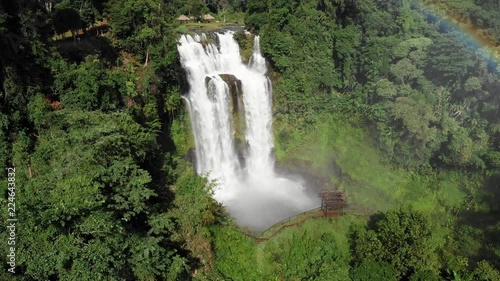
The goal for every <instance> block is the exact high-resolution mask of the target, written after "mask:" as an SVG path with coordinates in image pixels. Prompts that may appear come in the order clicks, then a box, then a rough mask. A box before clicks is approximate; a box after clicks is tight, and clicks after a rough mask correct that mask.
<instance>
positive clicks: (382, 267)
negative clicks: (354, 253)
mask: <svg viewBox="0 0 500 281" xmlns="http://www.w3.org/2000/svg"><path fill="white" fill-rule="evenodd" d="M350 276H351V279H352V281H396V280H398V279H397V272H396V271H395V270H394V269H393V268H392V266H391V265H390V264H388V263H386V262H374V261H370V260H367V261H364V262H362V263H361V264H360V265H358V266H357V267H356V268H354V269H353V270H351V273H350Z"/></svg>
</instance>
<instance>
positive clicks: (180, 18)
mask: <svg viewBox="0 0 500 281" xmlns="http://www.w3.org/2000/svg"><path fill="white" fill-rule="evenodd" d="M177 20H189V18H188V17H186V16H185V15H180V16H179V17H178V18H177Z"/></svg>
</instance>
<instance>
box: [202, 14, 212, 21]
mask: <svg viewBox="0 0 500 281" xmlns="http://www.w3.org/2000/svg"><path fill="white" fill-rule="evenodd" d="M203 19H204V20H214V19H215V18H214V17H212V15H210V14H206V15H204V16H203Z"/></svg>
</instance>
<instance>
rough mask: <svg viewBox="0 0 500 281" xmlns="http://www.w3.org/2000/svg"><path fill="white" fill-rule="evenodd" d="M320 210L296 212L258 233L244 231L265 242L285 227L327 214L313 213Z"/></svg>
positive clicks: (319, 208)
mask: <svg viewBox="0 0 500 281" xmlns="http://www.w3.org/2000/svg"><path fill="white" fill-rule="evenodd" d="M319 210H321V207H318V208H314V209H312V210H308V211H305V212H302V213H300V214H296V215H294V216H291V217H288V218H287V219H284V220H282V221H279V222H277V223H275V224H273V225H272V226H270V227H269V228H267V229H266V230H264V231H262V232H260V233H259V234H257V235H256V234H252V233H248V232H244V231H243V232H242V233H243V234H244V235H246V236H248V237H250V238H253V239H255V240H256V241H257V242H259V243H262V242H265V241H267V240H269V239H271V238H273V237H274V236H276V235H277V234H278V233H280V232H281V231H283V230H284V229H286V228H288V227H292V226H296V225H298V224H301V223H304V222H305V221H306V220H309V219H312V218H320V217H325V216H326V214H325V213H323V212H321V213H317V214H315V215H313V214H314V213H315V212H317V211H319ZM331 214H332V213H330V215H329V216H331ZM335 215H340V213H339V212H338V213H335ZM301 216H304V218H303V219H302V220H298V219H299V218H300V217H301ZM273 229H276V230H274V231H272V230H273ZM271 231H272V232H271ZM269 232H270V235H269V234H268V233H269Z"/></svg>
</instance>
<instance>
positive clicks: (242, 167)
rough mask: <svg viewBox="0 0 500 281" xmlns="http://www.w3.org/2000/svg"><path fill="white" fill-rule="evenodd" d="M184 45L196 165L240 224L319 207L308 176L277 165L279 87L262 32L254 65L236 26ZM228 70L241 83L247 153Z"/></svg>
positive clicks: (260, 223) (185, 39)
mask: <svg viewBox="0 0 500 281" xmlns="http://www.w3.org/2000/svg"><path fill="white" fill-rule="evenodd" d="M178 51H179V54H180V57H181V64H182V66H183V68H184V70H185V71H186V75H187V80H188V83H189V92H188V93H187V94H186V95H185V96H184V98H185V100H186V102H187V106H188V109H189V115H190V119H191V126H192V129H193V135H194V139H195V145H196V169H197V173H198V174H206V175H208V178H209V179H211V180H214V181H215V182H216V183H217V185H216V188H215V190H214V198H215V199H216V200H218V201H219V202H221V203H222V204H223V205H224V206H225V207H226V208H227V210H228V211H229V212H230V213H231V215H232V216H233V217H234V218H235V219H236V222H237V223H239V224H240V225H242V226H246V227H249V228H251V229H255V230H263V229H265V228H267V227H269V226H270V225H272V224H274V223H276V222H278V221H280V220H283V219H286V218H288V217H289V216H292V215H294V214H297V213H300V212H303V211H306V210H309V209H312V208H315V207H317V204H318V200H317V198H314V197H313V196H311V195H310V194H309V193H307V192H306V191H307V190H306V189H305V187H304V183H303V181H302V180H301V179H295V180H291V179H288V178H285V177H282V176H279V175H277V174H276V173H275V171H274V157H273V145H274V142H273V135H272V86H271V82H270V80H269V79H268V78H267V77H266V76H265V73H266V72H267V68H266V61H265V59H264V57H263V56H262V54H261V52H260V46H259V37H258V36H255V37H254V52H253V54H252V57H251V58H250V60H249V64H248V65H246V64H245V63H244V62H243V60H242V58H241V55H240V49H239V46H238V43H237V42H236V41H235V40H234V39H233V32H231V31H228V32H224V33H214V34H213V37H207V35H205V34H201V35H194V36H191V35H183V36H182V37H181V38H180V39H179V44H178ZM221 75H222V76H221ZM224 75H226V77H227V75H231V76H234V77H235V78H236V79H237V80H239V82H240V83H241V84H240V86H241V87H240V88H241V93H239V94H238V95H240V96H241V99H242V103H243V106H242V108H244V112H243V113H242V114H244V120H245V130H244V140H245V141H246V145H245V147H246V148H245V149H244V151H238V149H237V145H236V141H235V117H234V114H233V112H234V110H235V109H234V108H233V107H234V102H233V101H232V99H234V98H235V97H234V96H233V97H232V96H231V92H230V85H228V84H227V79H226V81H225V79H223V78H222V77H223V76H224ZM240 150H241V148H240ZM239 155H243V157H240V156H239ZM242 158H243V159H242Z"/></svg>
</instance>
